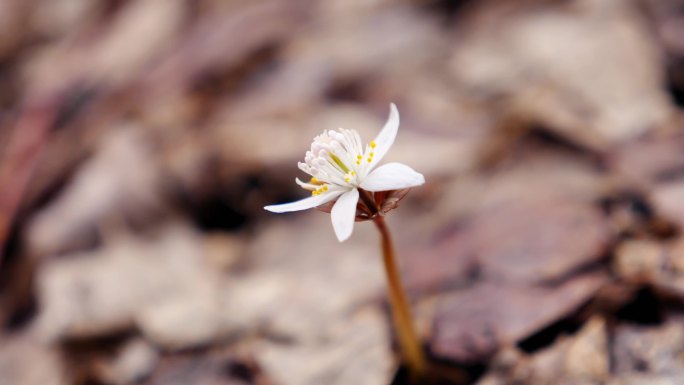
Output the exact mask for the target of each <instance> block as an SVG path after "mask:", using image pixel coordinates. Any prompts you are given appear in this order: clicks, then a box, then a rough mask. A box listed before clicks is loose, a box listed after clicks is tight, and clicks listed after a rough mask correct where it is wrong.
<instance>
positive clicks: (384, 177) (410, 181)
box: [360, 163, 425, 191]
mask: <svg viewBox="0 0 684 385" xmlns="http://www.w3.org/2000/svg"><path fill="white" fill-rule="evenodd" d="M423 183H425V177H424V176H423V174H420V173H418V172H416V171H414V170H413V169H412V168H411V167H409V166H407V165H405V164H403V163H387V164H384V165H382V166H380V167H378V168H376V169H375V170H373V171H372V172H371V173H370V174H368V176H367V177H366V178H364V180H363V181H362V182H361V185H360V187H361V188H362V189H364V190H367V191H387V190H398V189H402V188H409V187H414V186H420V185H422V184H423Z"/></svg>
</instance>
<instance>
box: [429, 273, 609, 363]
mask: <svg viewBox="0 0 684 385" xmlns="http://www.w3.org/2000/svg"><path fill="white" fill-rule="evenodd" d="M607 279H608V277H607V276H606V275H605V274H602V273H590V274H585V275H580V276H576V277H573V278H571V279H569V280H568V281H567V282H565V283H562V284H560V285H558V286H555V287H553V286H546V287H545V286H527V285H515V284H506V283H502V282H487V281H484V282H480V283H477V284H475V285H474V286H473V287H471V288H466V289H462V290H457V291H454V292H451V293H448V294H445V295H444V297H443V298H442V300H441V304H440V305H439V306H438V308H437V311H436V314H435V320H434V322H435V326H434V333H433V335H432V336H430V347H431V350H432V352H433V353H434V354H435V355H437V356H439V357H442V358H448V359H451V360H455V361H459V362H479V361H482V360H485V359H487V358H489V357H491V356H492V355H493V354H494V353H495V352H496V351H497V350H498V349H499V348H500V347H501V346H506V345H508V344H512V343H515V342H517V341H519V340H521V339H523V338H525V337H527V336H530V335H531V334H532V333H534V332H535V331H537V330H540V329H542V328H544V327H545V326H548V325H550V324H551V323H553V322H554V321H557V320H559V319H561V318H563V317H565V316H567V315H569V314H570V313H572V312H573V311H575V310H577V308H578V307H579V306H580V305H582V304H583V303H585V302H586V301H588V300H589V298H591V296H592V295H593V294H594V293H595V292H596V291H597V290H598V289H599V288H600V287H601V286H602V285H603V284H604V283H605V282H607Z"/></svg>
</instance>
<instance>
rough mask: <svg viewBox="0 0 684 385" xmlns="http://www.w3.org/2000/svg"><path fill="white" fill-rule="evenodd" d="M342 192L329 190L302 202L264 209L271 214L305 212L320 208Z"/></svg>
mask: <svg viewBox="0 0 684 385" xmlns="http://www.w3.org/2000/svg"><path fill="white" fill-rule="evenodd" d="M343 192H344V190H334V191H333V190H331V191H328V192H327V193H323V194H321V195H316V196H311V197H308V198H304V199H302V200H299V201H296V202H290V203H283V204H281V205H271V206H266V207H264V209H266V210H268V211H270V212H273V213H287V212H290V211H300V210H306V209H310V208H313V207H317V206H320V205H322V204H324V203H328V202H330V201H331V200H333V199H335V198H337V197H338V196H340V194H342V193H343Z"/></svg>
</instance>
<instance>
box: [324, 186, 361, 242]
mask: <svg viewBox="0 0 684 385" xmlns="http://www.w3.org/2000/svg"><path fill="white" fill-rule="evenodd" d="M358 201H359V190H357V189H353V190H350V191H347V192H346V193H344V194H342V196H341V197H340V199H338V200H337V202H335V206H333V208H332V211H331V212H330V217H331V218H332V224H333V230H335V235H336V236H337V239H338V240H339V241H340V242H344V241H345V240H347V238H349V237H350V236H351V234H352V231H353V230H354V219H355V217H356V204H357V203H358Z"/></svg>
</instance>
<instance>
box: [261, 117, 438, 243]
mask: <svg viewBox="0 0 684 385" xmlns="http://www.w3.org/2000/svg"><path fill="white" fill-rule="evenodd" d="M398 130H399V112H398V111H397V107H396V106H395V105H394V104H390V114H389V117H388V119H387V122H386V123H385V126H384V127H383V128H382V130H381V131H380V133H379V134H378V136H377V137H376V138H375V140H373V141H371V142H370V143H369V144H368V145H366V147H365V148H364V147H363V146H362V144H361V138H360V137H359V134H358V132H356V131H355V130H345V129H342V128H340V129H339V130H338V131H333V130H330V131H325V132H323V133H322V134H321V135H318V136H317V137H316V138H314V141H313V144H311V150H310V151H307V152H306V156H305V157H304V162H299V169H300V170H302V171H304V172H305V173H307V174H309V175H311V177H312V178H311V180H310V181H309V182H302V181H301V180H299V178H297V179H296V182H297V184H298V185H300V186H301V187H302V188H304V189H305V190H309V191H311V197H308V198H305V199H302V200H299V201H296V202H292V203H285V204H281V205H273V206H266V207H264V208H265V209H266V210H268V211H271V212H274V213H284V212H290V211H299V210H306V209H310V208H313V207H317V206H320V205H323V204H325V203H328V202H331V201H333V200H335V199H336V198H337V202H335V204H334V206H333V208H332V211H331V212H330V216H331V218H332V224H333V229H334V230H335V235H336V236H337V239H339V241H340V242H342V241H344V240H346V239H347V238H349V236H351V233H352V231H353V230H354V219H355V216H356V205H357V203H358V201H359V189H362V190H365V191H371V192H375V191H388V190H398V189H405V188H409V187H414V186H419V185H422V184H423V183H425V178H424V177H423V175H421V174H419V173H417V172H416V171H414V170H413V169H412V168H411V167H409V166H407V165H405V164H402V163H388V164H385V165H383V166H380V167H377V168H376V166H377V165H378V163H379V162H380V160H381V159H382V157H383V156H385V154H386V153H387V151H388V150H389V148H390V147H391V146H392V143H394V138H395V137H396V136H397V131H398Z"/></svg>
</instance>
